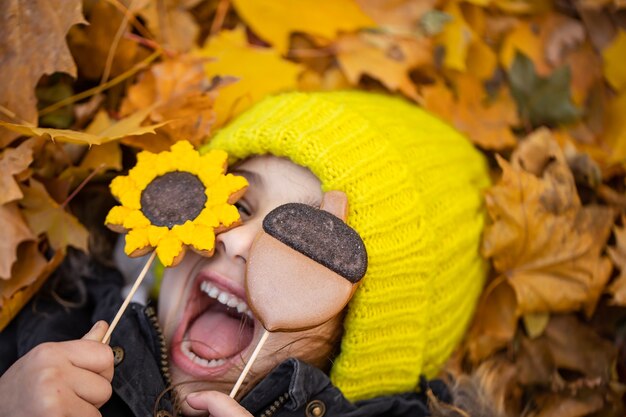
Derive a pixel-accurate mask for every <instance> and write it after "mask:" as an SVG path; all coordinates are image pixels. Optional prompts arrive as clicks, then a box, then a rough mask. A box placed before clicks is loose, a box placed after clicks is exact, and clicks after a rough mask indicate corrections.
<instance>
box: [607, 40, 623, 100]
mask: <svg viewBox="0 0 626 417" xmlns="http://www.w3.org/2000/svg"><path fill="white" fill-rule="evenodd" d="M625 56H626V31H625V30H619V31H618V32H617V36H616V37H615V39H613V42H611V44H610V45H609V46H607V47H606V49H604V51H602V57H603V58H604V76H605V77H606V79H607V81H608V82H609V84H611V86H612V87H613V88H614V89H615V90H616V91H622V90H623V89H624V87H626V66H625V65H624V57H625Z"/></svg>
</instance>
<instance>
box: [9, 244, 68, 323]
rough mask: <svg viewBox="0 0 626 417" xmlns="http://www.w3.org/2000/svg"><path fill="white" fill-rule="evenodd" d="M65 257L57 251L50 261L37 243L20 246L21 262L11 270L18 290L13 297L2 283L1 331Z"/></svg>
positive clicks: (12, 278) (61, 252)
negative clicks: (39, 249)
mask: <svg viewBox="0 0 626 417" xmlns="http://www.w3.org/2000/svg"><path fill="white" fill-rule="evenodd" d="M64 257H65V253H64V252H63V251H57V252H56V253H55V254H54V256H52V258H51V259H50V260H46V259H45V258H44V257H43V255H41V253H40V252H39V251H38V249H37V245H36V244H35V243H31V242H29V243H28V244H24V245H21V246H20V257H19V261H18V262H16V263H15V265H14V267H13V269H12V270H11V281H12V280H14V281H15V284H12V285H13V286H14V287H16V288H17V290H16V291H14V292H13V293H12V294H11V295H6V293H7V291H5V288H4V287H3V286H2V285H3V282H2V281H0V331H2V329H4V328H5V327H6V325H7V324H9V322H10V321H11V319H13V317H15V315H17V313H18V312H19V311H20V309H21V308H22V307H23V306H24V305H25V304H26V303H27V302H28V300H30V299H31V298H32V296H33V295H35V293H37V291H39V289H40V288H41V286H42V285H43V284H44V282H46V279H47V278H48V277H49V276H50V274H51V273H52V272H54V270H55V269H56V268H57V267H58V266H59V265H60V264H61V261H62V260H63V258H64Z"/></svg>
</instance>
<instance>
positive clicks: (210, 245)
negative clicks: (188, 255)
mask: <svg viewBox="0 0 626 417" xmlns="http://www.w3.org/2000/svg"><path fill="white" fill-rule="evenodd" d="M190 244H191V245H192V246H193V247H194V248H196V249H197V250H201V251H208V252H210V251H212V250H213V249H214V248H215V231H214V229H213V228H212V227H207V226H202V225H197V226H196V231H195V233H194V234H193V236H192V239H191V243H190Z"/></svg>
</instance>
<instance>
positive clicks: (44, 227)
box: [20, 179, 88, 252]
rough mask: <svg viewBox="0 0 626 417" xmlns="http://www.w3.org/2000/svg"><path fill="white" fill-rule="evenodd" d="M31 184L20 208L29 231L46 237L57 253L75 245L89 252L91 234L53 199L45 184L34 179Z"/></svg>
mask: <svg viewBox="0 0 626 417" xmlns="http://www.w3.org/2000/svg"><path fill="white" fill-rule="evenodd" d="M29 182H30V186H24V187H23V188H22V191H23V193H24V199H22V200H21V201H20V205H21V206H22V207H23V210H22V213H23V214H24V217H26V221H27V222H28V226H29V227H30V229H31V230H32V231H33V232H34V233H35V234H36V235H43V234H45V235H46V236H47V237H48V240H49V241H50V246H51V247H52V248H53V249H54V250H57V251H65V249H66V247H67V246H73V247H75V248H77V249H81V250H83V251H85V252H87V240H88V233H87V230H86V229H85V228H84V227H83V225H81V224H80V223H79V222H78V220H77V219H76V218H75V217H74V216H72V215H71V214H70V213H68V212H67V211H66V210H65V207H63V206H60V205H59V204H58V203H57V202H56V201H54V200H53V199H52V198H51V197H50V195H49V194H48V192H47V191H46V188H45V187H44V185H43V184H42V183H40V182H38V181H36V180H34V179H30V180H29Z"/></svg>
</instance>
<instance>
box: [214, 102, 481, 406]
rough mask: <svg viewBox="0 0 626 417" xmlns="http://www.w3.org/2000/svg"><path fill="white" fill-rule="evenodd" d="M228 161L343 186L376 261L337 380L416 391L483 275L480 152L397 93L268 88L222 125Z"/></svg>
mask: <svg viewBox="0 0 626 417" xmlns="http://www.w3.org/2000/svg"><path fill="white" fill-rule="evenodd" d="M208 148H211V149H215V148H217V149H223V150H225V151H227V152H228V153H229V155H230V157H231V161H230V162H231V163H233V162H235V161H236V160H241V159H244V158H247V157H249V156H252V155H259V154H273V155H276V156H282V157H287V158H289V159H290V160H292V161H293V162H295V163H296V164H299V165H302V166H305V167H308V168H309V169H310V170H311V171H312V172H313V174H315V175H316V176H317V177H318V178H319V179H320V181H321V183H322V189H323V191H329V190H341V191H343V192H345V193H346V194H347V196H348V202H349V214H348V221H347V222H348V224H349V225H350V226H351V227H353V228H354V229H355V230H356V231H357V232H358V233H359V234H360V235H361V238H362V239H363V241H364V243H365V246H366V248H367V253H368V257H369V267H368V270H367V273H366V275H365V277H364V278H363V280H362V281H361V284H360V286H359V287H358V289H357V291H356V293H355V295H354V297H353V298H352V300H351V301H350V304H349V306H348V311H347V314H346V318H345V321H344V328H345V331H344V334H343V338H342V341H341V350H340V353H339V356H338V357H337V358H336V360H335V361H334V365H333V367H332V369H331V379H332V381H333V383H334V384H335V385H336V386H337V387H339V389H341V391H342V392H343V393H344V395H345V396H346V397H347V398H349V399H351V400H359V399H367V398H372V397H376V396H380V395H385V394H393V393H400V392H406V391H411V390H415V389H417V386H418V382H419V377H420V375H421V374H424V375H426V376H427V377H432V376H434V375H435V374H436V373H437V372H438V370H439V369H440V367H441V365H442V364H443V363H444V362H445V361H446V360H447V358H448V357H449V356H450V354H451V353H452V351H453V349H454V348H455V347H456V346H457V345H458V343H459V341H460V339H461V338H462V336H463V333H464V331H465V329H466V327H467V325H468V323H469V320H470V318H471V316H472V313H473V309H474V307H475V304H476V301H477V299H478V296H479V293H480V291H481V288H482V285H483V282H484V277H485V274H486V263H485V262H484V260H482V258H481V257H480V256H479V252H478V249H479V242H480V235H481V231H482V228H483V222H484V213H483V205H482V198H481V196H482V195H481V190H482V189H483V188H485V187H486V186H487V185H488V182H489V179H488V172H487V167H486V163H485V161H484V159H483V157H482V156H481V155H480V153H479V152H477V151H476V150H475V149H474V148H473V146H472V145H471V143H469V141H468V140H467V139H466V138H465V137H463V136H462V135H460V134H459V133H458V132H456V131H455V130H454V129H452V128H451V127H450V126H448V125H446V124H444V123H443V122H441V121H440V120H438V119H436V118H434V117H433V116H431V115H429V114H428V113H426V112H424V111H423V110H421V109H419V108H417V107H416V106H414V105H412V104H410V103H408V102H406V101H404V100H402V99H399V98H393V97H389V96H383V95H378V94H372V93H365V92H356V91H344V92H326V93H288V94H283V95H278V96H274V97H269V98H267V99H265V100H264V101H262V102H261V103H259V104H257V105H256V106H255V107H253V108H252V109H251V110H249V111H247V112H246V113H244V114H243V115H241V116H240V117H239V118H238V119H236V120H235V121H234V122H232V123H231V124H230V125H229V126H227V127H225V128H224V129H222V130H221V131H220V132H218V133H217V134H216V136H215V137H214V139H213V140H212V141H211V142H210V143H209V145H208Z"/></svg>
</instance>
